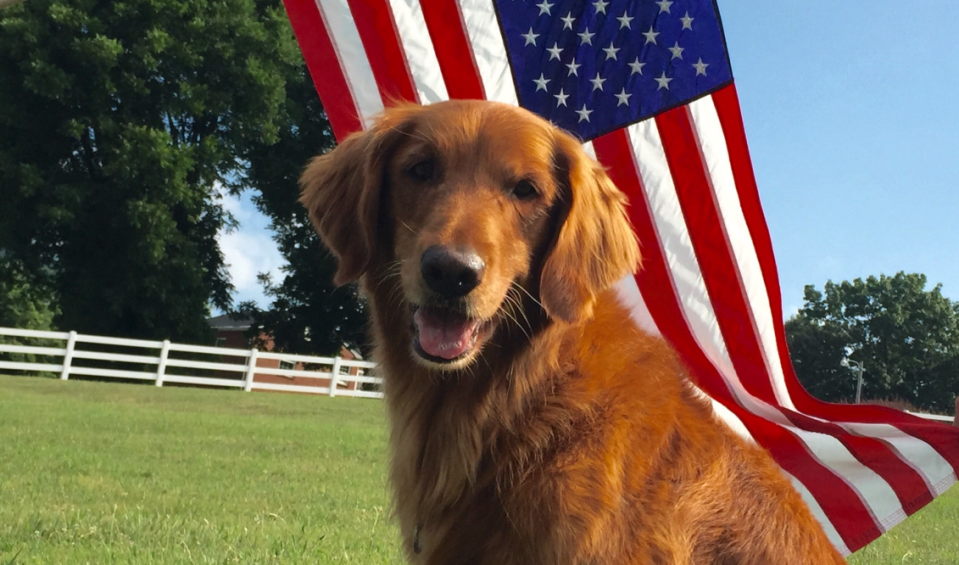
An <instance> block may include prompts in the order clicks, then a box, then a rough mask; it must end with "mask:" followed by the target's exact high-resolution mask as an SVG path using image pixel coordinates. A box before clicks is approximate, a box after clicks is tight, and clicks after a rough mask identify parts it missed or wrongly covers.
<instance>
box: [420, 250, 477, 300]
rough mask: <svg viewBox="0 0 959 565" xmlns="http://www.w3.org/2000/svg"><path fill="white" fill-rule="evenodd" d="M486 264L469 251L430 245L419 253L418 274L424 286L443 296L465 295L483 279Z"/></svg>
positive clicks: (455, 296)
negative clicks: (421, 253)
mask: <svg viewBox="0 0 959 565" xmlns="http://www.w3.org/2000/svg"><path fill="white" fill-rule="evenodd" d="M485 269H486V263H484V262H483V260H482V259H480V256H479V255H477V254H476V252H475V251H473V250H472V249H465V250H463V249H460V250H454V249H449V248H447V247H443V246H442V245H434V246H432V247H430V248H429V249H427V250H426V251H424V252H423V256H422V257H421V258H420V272H421V273H422V274H423V280H425V281H426V286H428V287H430V289H431V290H432V291H433V292H435V293H437V294H439V295H441V296H443V297H445V298H459V297H461V296H466V295H467V294H469V292H470V291H471V290H473V289H474V288H476V287H477V286H478V285H479V283H480V281H482V280H483V271H484V270H485Z"/></svg>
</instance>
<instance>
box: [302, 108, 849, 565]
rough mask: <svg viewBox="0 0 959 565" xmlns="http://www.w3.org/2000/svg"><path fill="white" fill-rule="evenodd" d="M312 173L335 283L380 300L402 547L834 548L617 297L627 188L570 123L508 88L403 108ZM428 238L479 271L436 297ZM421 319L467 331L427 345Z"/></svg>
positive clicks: (409, 550) (632, 553)
mask: <svg viewBox="0 0 959 565" xmlns="http://www.w3.org/2000/svg"><path fill="white" fill-rule="evenodd" d="M302 187H303V196H302V199H301V200H302V202H303V203H304V204H305V205H306V207H307V208H308V209H309V211H310V216H311V219H312V221H313V223H314V225H315V227H316V229H317V231H318V232H319V234H320V236H321V238H322V240H323V242H324V243H325V244H326V245H327V246H328V247H329V248H330V250H331V251H332V252H333V253H334V255H335V256H336V257H337V259H338V260H339V269H338V271H337V273H336V277H335V282H336V283H337V284H345V283H348V282H351V281H354V280H360V281H361V284H362V288H363V291H364V293H365V294H366V296H367V297H368V299H369V303H370V311H371V316H372V328H373V338H374V340H375V347H376V352H375V358H376V360H377V361H378V363H379V367H380V372H381V374H382V376H383V378H384V382H385V390H386V402H387V406H388V410H389V417H390V422H391V426H392V429H391V438H390V444H391V456H392V458H391V460H392V464H391V473H390V479H391V482H392V486H393V491H394V501H395V511H396V516H397V517H398V520H399V525H400V531H401V533H402V537H403V545H404V548H405V551H406V554H407V557H408V559H409V561H410V562H411V563H415V564H423V565H426V564H429V565H441V564H475V565H480V564H495V565H506V564H527V563H529V564H733V563H742V564H757V565H758V564H765V563H769V564H773V563H775V564H780V563H788V564H804V563H808V564H815V565H822V564H825V563H842V562H843V560H842V558H841V557H840V555H839V554H838V553H837V552H836V550H835V549H834V548H833V547H832V546H831V545H830V543H829V541H828V540H827V538H826V536H825V535H824V533H823V532H822V530H821V528H820V527H819V525H818V524H817V523H816V522H815V521H814V519H813V518H812V516H811V515H810V513H809V510H808V509H807V507H806V505H805V504H804V502H803V501H802V500H801V498H800V497H799V495H798V494H797V493H796V492H795V491H794V490H793V488H792V487H791V486H790V484H789V483H788V481H787V480H786V479H784V477H783V476H782V475H781V474H780V472H779V470H778V468H777V467H776V465H775V464H774V463H773V462H772V460H771V459H770V458H769V456H768V455H767V454H766V453H765V452H764V451H763V450H761V449H759V448H757V447H755V446H752V445H750V444H748V443H746V442H744V441H743V440H742V439H740V438H739V437H738V436H736V435H735V434H733V433H732V432H731V431H730V430H729V429H728V428H726V427H725V426H724V425H722V424H721V423H719V422H718V420H716V419H715V418H714V416H713V414H712V410H711V408H710V405H709V404H708V403H707V402H706V401H704V400H703V399H702V398H701V397H700V396H699V395H698V393H697V392H696V391H695V389H694V388H693V387H691V386H690V385H689V383H688V382H687V381H686V378H685V376H684V375H685V372H684V370H683V368H682V367H681V365H680V364H679V363H678V362H677V360H676V358H675V355H674V354H673V352H672V351H671V350H670V349H669V347H668V346H667V345H666V344H665V343H663V342H662V341H661V340H659V339H657V338H654V337H651V336H649V335H647V334H645V333H643V332H642V331H641V330H640V329H639V328H638V327H637V326H636V325H635V324H634V323H633V322H632V320H631V318H630V315H629V312H628V311H627V310H626V308H625V307H624V306H623V305H622V304H621V303H620V302H619V300H618V299H617V296H616V294H615V291H613V290H612V289H611V288H610V287H611V285H612V284H613V283H614V282H615V281H616V280H618V279H619V278H621V277H622V276H624V275H626V274H628V273H630V272H633V271H634V270H635V269H636V268H637V267H638V263H639V249H638V246H637V243H636V240H635V236H634V235H633V232H632V230H631V228H630V226H629V223H628V220H627V219H626V216H625V212H624V206H625V197H624V196H623V195H622V193H621V192H620V191H619V190H618V189H616V187H615V186H614V185H613V184H612V182H611V181H610V180H609V178H608V177H607V176H606V174H605V173H604V172H603V170H602V168H601V167H600V166H599V165H597V164H596V163H595V162H594V161H592V160H591V159H590V158H589V157H588V156H586V154H585V153H584V152H583V151H582V149H581V148H580V145H579V143H578V142H577V141H576V140H575V139H573V138H572V137H571V136H569V135H567V134H566V133H563V132H562V131H560V130H558V129H556V128H554V127H552V126H551V125H549V124H547V123H546V122H545V121H543V120H541V119H539V118H537V117H535V116H533V115H532V114H530V113H528V112H526V111H524V110H521V109H518V108H514V107H510V106H506V105H501V104H495V103H487V102H476V101H457V102H445V103H441V104H435V105H432V106H427V107H421V106H400V107H397V108H393V109H390V110H387V111H386V112H385V113H384V114H383V115H382V116H381V117H380V118H379V120H378V121H377V122H376V124H375V125H374V126H373V127H372V128H371V129H370V130H368V131H366V132H364V133H358V134H354V135H352V136H350V137H349V138H348V139H346V140H345V141H344V142H343V143H342V144H341V145H340V146H339V147H338V148H337V149H335V150H334V151H331V152H330V153H328V154H326V155H323V156H320V157H318V158H316V159H315V160H313V162H311V163H310V165H309V167H308V168H307V170H306V172H305V173H304V174H303V177H302ZM531 187H532V192H531V191H530V188H531ZM431 248H439V249H444V250H447V249H454V250H467V251H468V252H469V253H470V254H472V255H470V256H471V257H474V256H475V257H478V258H479V260H481V264H482V265H485V267H484V268H483V269H482V270H479V271H477V272H478V273H479V274H480V275H481V280H480V281H479V283H478V285H477V286H476V287H475V288H473V289H472V290H470V291H469V293H468V294H466V295H465V296H462V297H448V296H444V297H437V296H436V292H434V291H433V290H431V287H430V285H429V284H428V283H426V282H424V275H423V273H424V272H425V271H423V269H424V267H423V266H422V264H421V263H423V262H424V261H426V259H425V255H424V254H425V252H426V250H427V249H431ZM421 310H422V311H423V312H427V313H423V314H413V317H412V319H411V312H420V311H421ZM417 315H419V316H422V317H419V318H417V317H416V316H417ZM428 315H429V316H433V317H432V318H426V316H428ZM424 320H425V321H424ZM449 320H452V321H449ZM444 324H445V325H444ZM423 328H432V329H436V328H439V329H437V330H436V331H446V332H448V333H450V335H454V336H461V337H462V336H465V338H466V341H468V342H469V343H473V345H468V344H467V345H462V344H463V342H464V340H462V339H461V340H459V341H457V342H456V344H457V347H459V348H465V349H464V351H463V353H462V354H460V355H459V356H458V357H455V358H453V359H449V360H447V359H439V358H437V357H435V355H433V356H432V357H431V355H426V356H424V355H423V351H425V349H427V348H428V347H427V346H426V345H424V344H428V343H430V342H429V341H428V339H429V338H428V335H426V334H424V333H423V332H425V331H427V330H425V329H423ZM450 328H452V329H450ZM474 328H476V329H475V330H474ZM442 335H444V336H445V335H446V333H443V334H442ZM470 340H475V343H474V342H473V341H470ZM430 349H431V351H434V352H436V351H438V350H436V349H435V344H434V345H433V346H431V347H430ZM457 351H459V349H457Z"/></svg>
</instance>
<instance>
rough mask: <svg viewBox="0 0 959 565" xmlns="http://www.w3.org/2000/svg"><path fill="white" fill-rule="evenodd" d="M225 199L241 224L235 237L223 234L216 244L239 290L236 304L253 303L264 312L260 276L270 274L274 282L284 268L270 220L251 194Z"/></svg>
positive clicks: (225, 195) (266, 304)
mask: <svg viewBox="0 0 959 565" xmlns="http://www.w3.org/2000/svg"><path fill="white" fill-rule="evenodd" d="M221 194H222V196H223V200H222V204H223V208H224V209H226V210H227V211H228V212H230V213H231V214H232V215H233V217H235V218H236V219H237V221H238V222H239V224H240V225H239V227H238V228H237V229H236V230H235V231H233V232H232V233H226V232H225V231H222V230H221V231H220V233H219V234H218V235H217V241H218V242H219V244H220V250H221V251H223V258H224V260H225V262H226V264H227V270H228V271H229V273H230V280H231V282H232V283H233V286H234V287H236V293H235V294H234V295H233V300H234V304H239V303H240V302H243V301H246V300H253V301H254V302H256V303H257V304H258V305H259V306H260V307H261V308H265V307H267V306H269V302H270V301H269V299H268V298H267V297H266V296H264V294H263V288H262V287H261V286H260V283H259V281H257V279H256V276H257V274H259V273H264V272H265V273H270V274H271V275H273V279H274V280H279V279H280V277H281V276H282V273H281V272H280V267H281V266H282V265H283V264H284V261H283V256H282V255H280V252H279V250H278V249H277V247H276V243H275V242H274V241H273V239H272V232H271V231H270V229H269V227H268V226H269V220H268V219H267V218H266V216H264V215H263V214H261V213H260V212H259V210H257V209H256V207H255V206H254V205H253V202H251V201H250V198H249V195H248V193H246V194H244V195H243V196H241V197H239V198H237V197H235V196H230V195H229V194H225V193H221Z"/></svg>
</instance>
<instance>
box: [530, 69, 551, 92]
mask: <svg viewBox="0 0 959 565" xmlns="http://www.w3.org/2000/svg"><path fill="white" fill-rule="evenodd" d="M550 80H552V79H548V78H546V77H545V76H543V73H540V74H539V78H534V79H533V82H534V83H536V92H539V91H540V90H546V83H548V82H549V81H550Z"/></svg>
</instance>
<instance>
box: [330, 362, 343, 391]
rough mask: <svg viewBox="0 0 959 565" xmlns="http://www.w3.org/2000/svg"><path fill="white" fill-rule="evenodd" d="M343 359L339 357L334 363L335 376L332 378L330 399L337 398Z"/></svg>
mask: <svg viewBox="0 0 959 565" xmlns="http://www.w3.org/2000/svg"><path fill="white" fill-rule="evenodd" d="M342 360H343V358H342V357H340V356H339V355H337V356H336V357H334V361H333V374H332V375H331V376H330V398H333V397H334V396H336V383H337V382H339V380H340V361H342Z"/></svg>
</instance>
